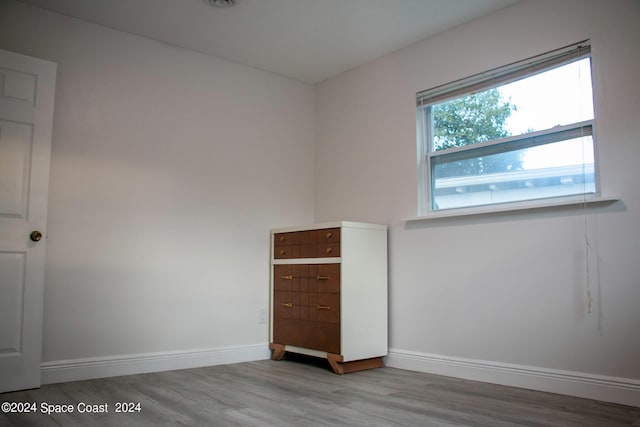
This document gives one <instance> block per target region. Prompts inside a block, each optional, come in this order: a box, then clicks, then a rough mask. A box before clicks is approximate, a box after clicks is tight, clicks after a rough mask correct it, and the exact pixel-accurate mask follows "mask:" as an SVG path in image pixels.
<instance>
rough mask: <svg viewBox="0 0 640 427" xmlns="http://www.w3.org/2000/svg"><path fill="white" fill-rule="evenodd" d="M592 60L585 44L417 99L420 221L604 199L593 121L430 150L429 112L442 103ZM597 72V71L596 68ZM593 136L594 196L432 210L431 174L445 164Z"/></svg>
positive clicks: (454, 84) (538, 57) (422, 94)
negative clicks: (586, 59)
mask: <svg viewBox="0 0 640 427" xmlns="http://www.w3.org/2000/svg"><path fill="white" fill-rule="evenodd" d="M587 57H588V58H591V43H590V41H589V40H583V41H581V42H579V43H575V44H572V45H569V46H566V47H564V48H561V49H557V50H554V51H551V52H548V53H545V54H542V55H538V56H535V57H533V58H530V59H527V60H524V61H518V62H515V63H512V64H508V65H506V66H503V67H499V68H496V69H493V70H490V71H487V72H484V73H480V74H476V75H473V76H470V77H467V78H464V79H460V80H457V81H454V82H451V83H448V84H445V85H441V86H437V87H435V88H432V89H429V90H426V91H422V92H419V93H418V94H417V95H416V101H417V109H416V124H417V126H416V133H417V147H418V192H419V194H418V210H419V212H418V215H419V217H425V216H458V215H468V214H472V213H474V212H478V213H487V212H493V211H508V210H519V209H527V207H529V206H532V207H539V206H542V205H545V204H546V205H549V206H557V205H563V204H573V202H574V201H576V200H579V199H581V200H583V201H585V202H586V201H587V199H589V200H596V201H599V200H601V199H600V179H599V178H600V177H599V173H598V167H597V164H598V162H597V149H596V141H595V138H593V133H594V131H593V127H594V120H587V121H583V122H577V123H572V124H569V125H566V126H561V127H554V128H550V129H545V130H541V131H537V132H532V133H527V134H523V135H516V136H509V137H506V138H501V139H496V140H491V141H487V142H482V143H477V144H471V145H466V146H461V147H453V148H449V149H445V150H438V151H435V150H433V149H432V148H433V147H431V145H432V141H433V138H432V136H431V134H432V126H431V120H430V111H431V109H430V106H432V105H435V104H439V103H442V102H444V101H447V100H450V99H454V98H458V97H460V96H464V95H467V94H471V93H474V92H479V91H482V90H487V89H491V88H494V87H498V86H502V85H504V84H507V83H510V82H513V81H516V80H519V79H522V78H526V77H529V76H533V75H535V74H538V73H541V72H544V71H547V70H550V69H552V68H554V67H557V66H561V65H564V64H567V63H570V62H573V61H576V60H578V59H582V58H587ZM592 69H593V68H592ZM588 135H590V136H592V140H593V150H594V179H595V193H591V192H589V193H583V194H579V195H577V196H576V195H573V196H561V197H555V198H545V199H528V200H523V201H516V202H509V203H493V204H488V205H482V206H473V207H460V208H451V209H446V210H444V209H433V207H432V205H433V197H432V195H433V192H434V188H433V186H434V182H435V180H434V179H433V177H432V170H433V167H434V165H435V164H436V163H438V162H441V161H443V160H447V159H448V160H451V159H458V160H462V159H467V158H478V157H482V156H483V155H485V156H486V155H489V154H497V153H501V152H506V151H511V150H513V149H523V148H530V147H535V146H539V145H544V144H548V143H553V142H559V141H562V140H566V139H570V138H571V137H581V136H588Z"/></svg>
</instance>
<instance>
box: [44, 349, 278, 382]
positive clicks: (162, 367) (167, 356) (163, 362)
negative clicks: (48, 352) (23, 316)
mask: <svg viewBox="0 0 640 427" xmlns="http://www.w3.org/2000/svg"><path fill="white" fill-rule="evenodd" d="M270 354H271V353H270V351H269V345H268V344H267V343H264V344H254V345H248V346H241V347H223V348H212V349H198V350H188V351H168V352H160V353H143V354H130V355H122V356H109V357H91V358H85V359H71V360H54V361H51V362H44V363H42V365H41V372H42V383H43V384H54V383H61V382H68V381H80V380H89V379H93V378H105V377H116V376H121V375H132V374H144V373H149V372H161V371H171V370H176V369H189V368H200V367H203V366H213V365H225V364H230V363H239V362H250V361H254V360H265V359H269V357H270Z"/></svg>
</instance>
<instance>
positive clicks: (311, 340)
mask: <svg viewBox="0 0 640 427" xmlns="http://www.w3.org/2000/svg"><path fill="white" fill-rule="evenodd" d="M273 341H274V342H276V343H279V344H285V345H294V346H298V347H303V348H310V349H313V350H319V351H326V352H328V353H335V354H340V325H339V324H335V323H323V322H313V321H309V320H291V319H276V320H275V323H274V329H273Z"/></svg>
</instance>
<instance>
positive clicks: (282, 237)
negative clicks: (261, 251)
mask: <svg viewBox="0 0 640 427" xmlns="http://www.w3.org/2000/svg"><path fill="white" fill-rule="evenodd" d="M339 256H340V228H325V229H320V230H308V231H294V232H289V233H277V234H274V240H273V257H274V258H275V259H293V258H325V257H339Z"/></svg>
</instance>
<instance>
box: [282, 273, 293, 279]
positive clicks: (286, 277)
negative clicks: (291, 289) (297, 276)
mask: <svg viewBox="0 0 640 427" xmlns="http://www.w3.org/2000/svg"><path fill="white" fill-rule="evenodd" d="M280 278H281V279H284V280H293V275H291V274H290V275H288V276H281V277H280Z"/></svg>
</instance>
